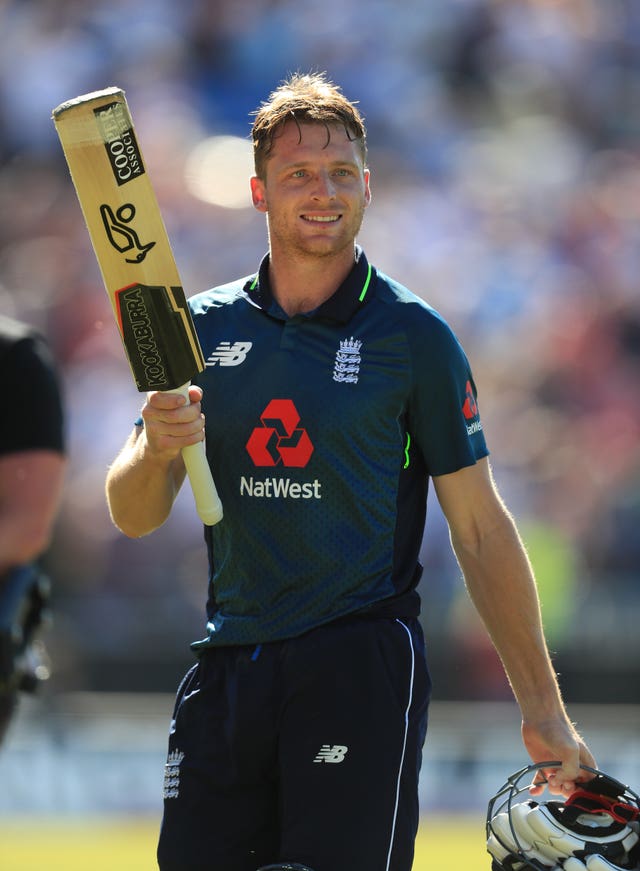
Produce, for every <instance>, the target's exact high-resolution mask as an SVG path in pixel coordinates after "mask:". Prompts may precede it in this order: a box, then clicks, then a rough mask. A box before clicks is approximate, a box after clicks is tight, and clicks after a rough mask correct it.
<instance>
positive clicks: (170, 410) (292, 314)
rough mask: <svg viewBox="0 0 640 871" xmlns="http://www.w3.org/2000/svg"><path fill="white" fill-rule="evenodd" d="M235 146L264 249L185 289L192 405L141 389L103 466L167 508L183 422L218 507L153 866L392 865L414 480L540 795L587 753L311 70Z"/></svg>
mask: <svg viewBox="0 0 640 871" xmlns="http://www.w3.org/2000/svg"><path fill="white" fill-rule="evenodd" d="M253 142H254V154H255V176H254V177H253V178H252V179H251V195H252V200H253V204H254V206H255V208H256V209H257V210H258V211H259V212H262V213H263V214H264V215H265V216H266V220H267V228H268V235H269V253H268V255H267V256H266V257H265V258H264V260H263V261H262V264H261V265H260V268H259V270H258V272H257V273H254V274H253V275H251V276H249V277H248V278H246V279H242V280H240V281H236V282H233V283H231V284H229V285H226V286H223V287H220V288H217V289H215V290H212V291H210V292H207V293H203V294H200V295H198V296H197V297H195V298H194V299H193V300H192V301H191V303H192V310H193V314H194V319H195V323H196V328H197V330H198V334H199V337H200V340H201V343H202V345H203V348H204V353H205V357H206V358H207V359H208V367H207V370H206V372H205V373H203V374H202V375H201V376H200V377H199V379H198V384H197V386H192V387H191V388H190V399H191V405H184V403H183V400H182V399H180V398H178V397H176V396H173V395H164V394H159V393H152V394H150V395H149V396H148V398H147V401H146V404H145V406H144V408H143V410H142V417H141V419H140V421H139V425H137V426H136V427H135V428H134V431H133V433H132V434H131V436H130V438H129V440H128V441H127V443H126V445H125V447H124V448H123V450H122V452H121V453H120V454H119V456H118V457H117V458H116V460H115V462H114V464H113V466H112V468H111V469H110V472H109V474H108V479H107V494H108V500H109V505H110V509H111V513H112V517H113V519H114V522H115V523H116V524H117V525H118V526H119V527H120V529H121V530H122V531H123V532H125V533H126V534H127V535H129V536H141V535H145V534H147V533H149V532H151V531H152V530H154V529H156V528H157V527H158V526H160V525H161V524H162V523H163V522H164V521H165V519H166V518H167V517H168V515H169V513H170V511H171V506H172V503H173V500H174V498H175V495H176V493H177V491H178V489H179V487H180V485H181V484H182V481H183V479H184V475H185V472H184V467H183V464H182V461H181V458H180V450H181V448H182V447H184V446H185V445H188V444H194V443H197V442H198V441H201V440H202V439H204V437H205V434H206V445H207V454H208V457H209V460H210V462H211V465H212V468H213V471H214V474H215V477H216V482H217V485H218V488H219V492H220V495H221V498H222V501H223V503H224V510H225V515H224V519H223V520H222V521H221V523H219V524H218V525H216V526H214V527H207V528H206V529H205V539H206V543H207V547H208V552H209V560H210V577H209V600H208V605H207V614H208V624H207V636H206V638H204V639H203V640H201V641H199V642H196V643H195V644H194V645H193V647H194V649H195V650H196V653H197V654H198V657H199V661H198V663H197V664H196V665H195V666H194V667H193V669H192V670H191V671H190V672H189V674H188V675H187V676H186V678H185V680H184V681H183V684H182V686H181V688H180V690H179V692H178V699H177V702H176V708H175V711H174V719H173V722H172V725H171V735H170V743H169V756H168V760H167V768H166V777H165V813H164V819H163V826H162V831H161V835H160V843H159V849H158V858H159V865H160V868H161V869H162V871H204V869H213V868H220V869H225V871H256V869H262V871H264V869H266V868H267V867H268V868H270V869H271V868H273V869H285V868H295V869H303V871H304V869H311V871H378V869H379V871H383V869H387V871H389V869H393V871H408V869H410V868H411V865H412V859H413V847H414V839H415V834H416V829H417V825H418V802H417V785H418V772H419V767H420V760H421V749H422V744H423V741H424V737H425V732H426V718H427V707H428V702H429V694H430V680H429V675H428V671H427V665H426V661H425V653H424V643H423V639H422V634H421V630H420V624H419V622H418V613H419V599H418V594H417V592H416V586H417V584H418V581H419V577H420V571H421V568H420V566H419V564H418V552H419V547H420V541H421V538H422V533H423V526H424V520H425V510H426V509H425V503H426V496H427V486H428V480H429V478H431V479H432V480H433V483H434V486H435V489H436V493H437V495H438V499H439V501H440V504H441V506H442V509H443V511H444V513H445V515H446V518H447V521H448V523H449V526H450V529H451V539H452V543H453V547H454V549H455V552H456V555H457V557H458V560H459V562H460V565H461V567H462V569H463V571H464V575H465V578H466V583H467V585H468V587H469V591H470V593H471V596H472V598H473V600H474V602H475V604H476V606H477V608H478V610H479V612H480V614H481V615H482V617H483V619H484V620H485V622H486V624H487V627H488V630H489V632H490V633H491V636H492V638H493V640H494V643H495V645H496V648H497V649H498V651H499V653H500V655H501V656H502V659H503V661H504V664H505V668H506V670H507V673H508V675H509V678H510V680H511V683H512V686H513V690H514V693H515V695H516V697H517V699H518V702H519V704H520V707H521V709H522V717H523V738H524V742H525V745H526V747H527V750H528V751H529V753H530V754H531V756H532V758H533V759H534V760H537V761H542V760H545V761H546V760H551V759H560V760H562V762H563V765H562V767H561V768H560V769H559V770H558V771H554V770H550V771H549V777H550V781H551V786H552V788H553V789H554V790H555V791H556V792H557V793H564V794H566V793H568V792H570V791H571V790H572V788H573V786H574V783H575V781H576V779H577V778H578V777H579V763H580V762H583V763H587V764H592V763H593V761H594V760H593V757H592V756H591V754H590V753H589V751H588V750H587V748H586V747H585V745H584V744H583V743H582V741H581V739H580V738H579V737H578V735H577V734H576V732H575V730H574V728H573V726H572V724H571V723H570V721H569V719H568V717H567V714H566V712H565V709H564V706H563V703H562V701H561V698H560V693H559V690H558V685H557V683H556V679H555V676H554V672H553V669H552V666H551V663H550V661H549V656H548V653H547V648H546V645H545V641H544V638H543V633H542V628H541V623H540V614H539V608H538V600H537V597H536V590H535V584H534V581H533V578H532V575H531V569H530V567H529V564H528V562H527V558H526V556H525V553H524V550H523V548H522V545H521V543H520V540H519V538H518V534H517V532H516V529H515V527H514V524H513V522H512V520H511V518H510V516H509V514H508V512H507V511H506V509H505V507H504V505H503V504H502V502H501V500H500V498H499V496H498V494H497V493H496V489H495V486H494V484H493V481H492V478H491V472H490V469H489V465H488V461H487V454H488V451H487V448H486V445H485V441H484V436H483V432H482V427H481V424H480V418H479V413H478V407H477V402H476V391H475V386H474V382H473V378H472V375H471V371H470V369H469V364H468V362H467V360H466V357H465V355H464V353H463V351H462V349H461V347H460V345H459V344H458V342H457V340H456V338H455V336H454V335H453V333H452V332H451V330H450V329H449V328H448V326H447V325H446V324H445V323H444V322H443V320H442V318H440V317H439V315H438V314H437V313H436V312H434V311H433V310H432V309H431V308H430V307H429V306H428V305H426V304H425V303H424V302H423V301H421V300H420V299H419V298H418V297H416V296H414V295H413V294H412V293H410V292H409V291H408V290H406V289H405V288H403V287H401V286H400V285H398V284H397V283H396V282H394V281H393V280H392V279H391V278H389V277H387V276H385V275H384V274H383V273H382V272H380V271H378V270H376V269H375V268H374V267H373V266H372V265H371V264H369V262H368V261H367V259H366V257H365V254H364V252H363V251H362V250H361V249H360V248H359V247H358V246H357V245H356V242H355V240H356V237H357V234H358V232H359V229H360V226H361V222H362V219H363V215H364V211H365V209H366V208H367V206H368V205H369V202H370V199H371V193H370V184H369V182H370V174H369V170H368V168H367V164H366V134H365V128H364V124H363V121H362V118H361V116H360V114H359V112H358V111H357V109H356V108H355V106H354V105H353V104H352V103H350V102H349V101H348V100H347V99H346V98H345V97H344V95H343V94H342V92H341V91H340V90H339V89H338V88H337V87H336V86H334V85H333V84H332V83H330V82H329V81H327V79H326V78H325V77H324V76H321V75H309V76H303V75H295V76H292V77H291V78H290V79H289V80H288V81H287V82H285V83H283V84H282V86H281V87H280V88H278V89H277V90H276V91H274V93H273V94H271V96H270V99H269V100H268V101H267V102H266V103H264V104H263V105H262V106H261V108H260V109H259V110H258V111H257V113H256V117H255V121H254V125H253ZM203 413H204V414H203ZM532 789H533V791H534V792H537V791H540V790H541V787H540V786H539V785H536V786H533V787H532ZM274 863H275V864H274ZM278 863H280V864H278Z"/></svg>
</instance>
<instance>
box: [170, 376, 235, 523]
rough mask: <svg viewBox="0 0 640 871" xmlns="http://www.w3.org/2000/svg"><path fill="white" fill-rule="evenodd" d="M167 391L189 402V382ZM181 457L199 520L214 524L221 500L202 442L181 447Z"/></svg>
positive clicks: (217, 520) (218, 518)
mask: <svg viewBox="0 0 640 871" xmlns="http://www.w3.org/2000/svg"><path fill="white" fill-rule="evenodd" d="M167 393H180V394H181V395H182V396H184V397H185V399H186V400H187V402H189V384H183V385H182V387H177V388H176V389H175V390H168V391H167ZM182 459H183V460H184V464H185V467H186V469H187V475H188V476H189V482H190V484H191V489H192V490H193V495H194V497H195V500H196V510H197V512H198V515H199V517H200V520H202V522H203V523H204V524H205V526H214V525H215V524H216V523H218V522H219V521H220V520H222V502H221V501H220V497H219V496H218V491H217V490H216V485H215V484H214V482H213V475H212V474H211V467H210V466H209V462H208V460H207V455H206V452H205V448H204V442H198V444H196V445H189V446H188V447H186V448H183V449H182Z"/></svg>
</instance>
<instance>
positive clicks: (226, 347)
mask: <svg viewBox="0 0 640 871" xmlns="http://www.w3.org/2000/svg"><path fill="white" fill-rule="evenodd" d="M252 347H253V342H234V343H233V344H231V342H220V344H219V345H218V346H217V348H216V349H215V351H213V353H211V354H210V355H209V357H208V358H207V366H216V365H219V366H239V365H240V364H241V363H244V361H245V360H246V359H247V354H248V353H249V351H250V350H251V348H252Z"/></svg>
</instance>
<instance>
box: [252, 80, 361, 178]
mask: <svg viewBox="0 0 640 871" xmlns="http://www.w3.org/2000/svg"><path fill="white" fill-rule="evenodd" d="M254 114H255V120H254V122H253V127H252V128H251V138H252V140H253V158H254V165H255V171H256V175H257V176H258V177H259V178H262V177H263V175H264V169H265V164H266V162H267V159H268V157H269V153H270V152H271V149H272V147H273V140H274V139H275V138H276V136H277V134H278V131H279V130H280V129H281V128H282V127H283V125H284V124H285V123H286V122H287V121H291V120H293V121H295V122H296V124H301V123H312V124H324V125H325V127H326V128H327V142H328V141H329V136H330V131H329V125H330V124H340V125H342V126H343V127H344V129H345V131H346V133H347V136H348V137H349V139H351V140H352V141H353V142H358V144H359V145H360V149H361V153H362V161H363V163H366V160H367V132H366V128H365V125H364V120H363V118H362V115H361V114H360V112H359V111H358V109H357V108H356V106H355V104H354V103H352V102H351V101H349V100H348V99H347V98H346V97H345V95H344V94H343V93H342V90H341V89H340V88H339V86H338V85H335V84H334V83H333V82H331V81H329V79H328V78H327V75H326V73H306V74H303V73H294V74H293V75H291V76H289V78H288V79H285V80H284V81H283V82H282V84H281V85H279V87H277V88H276V89H275V90H274V91H272V92H271V94H270V95H269V99H268V100H266V101H265V102H264V103H262V105H261V106H260V108H259V109H257V110H256V111H255V113H254Z"/></svg>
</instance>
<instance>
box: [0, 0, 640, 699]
mask: <svg viewBox="0 0 640 871" xmlns="http://www.w3.org/2000/svg"><path fill="white" fill-rule="evenodd" d="M0 38H1V46H2V48H1V51H0V310H1V311H3V312H5V313H6V314H10V315H14V316H17V317H20V318H23V319H25V320H27V321H28V322H30V323H32V324H34V325H35V326H37V327H39V328H40V329H41V330H42V331H43V332H44V334H45V335H46V336H47V338H48V339H49V341H50V343H51V346H52V348H53V350H54V353H55V355H56V359H57V360H58V363H59V368H60V372H61V375H62V378H63V383H64V390H65V400H66V407H67V430H68V443H69V455H70V469H69V473H68V478H67V485H66V493H65V499H64V505H63V509H62V512H61V515H60V518H59V522H58V526H57V530H56V536H55V541H54V543H53V546H52V548H51V550H50V552H49V554H48V555H47V558H46V561H45V565H46V569H47V571H48V573H49V574H50V576H51V578H52V581H53V586H54V602H53V605H54V607H53V623H52V626H51V628H50V629H49V631H48V634H47V644H48V648H49V652H50V655H51V657H52V660H53V677H52V680H51V681H50V684H51V686H52V687H53V688H54V689H55V688H58V689H61V690H64V691H67V690H74V689H81V690H83V689H88V690H118V691H127V690H153V691H169V692H172V691H173V690H174V689H175V686H176V682H177V681H178V679H179V677H180V675H181V674H182V672H183V670H184V668H185V666H186V665H188V664H189V663H190V662H191V654H190V651H189V646H188V645H189V642H190V641H191V640H194V639H196V638H198V637H200V636H201V635H202V634H203V631H204V599H205V584H206V579H205V563H204V552H203V551H204V549H203V546H202V531H201V526H200V524H199V521H198V520H197V516H196V514H195V510H194V508H193V505H192V501H191V498H190V493H189V492H188V491H187V489H186V488H185V490H184V492H183V493H182V494H181V496H180V498H179V500H178V503H177V506H176V511H175V512H174V514H173V516H172V517H171V518H170V520H169V521H168V522H167V524H166V526H165V527H164V528H163V529H162V530H161V531H159V532H157V533H155V534H153V535H151V536H149V537H148V538H146V539H143V540H140V541H130V540H127V539H125V538H124V537H123V536H121V535H120V534H119V533H118V532H117V530H116V529H115V528H114V527H113V526H112V524H111V522H110V519H109V516H108V512H107V509H106V505H105V500H104V476H105V470H106V468H107V465H108V463H109V462H110V460H111V459H112V457H113V456H114V455H115V453H116V452H117V451H118V449H119V447H120V446H121V444H122V443H123V441H124V440H125V438H126V437H127V434H128V433H129V431H130V429H131V426H132V423H133V421H134V419H135V418H136V416H137V414H138V410H139V407H140V405H141V397H140V395H139V394H138V393H137V391H136V390H135V388H134V386H133V382H132V380H131V376H130V373H129V369H128V367H127V364H126V362H125V360H124V357H123V353H122V348H121V345H120V339H119V337H118V334H117V331H116V328H115V325H114V322H113V318H112V315H111V311H110V307H109V302H108V299H107V296H106V294H105V293H104V290H103V287H102V283H101V279H100V275H99V272H98V268H97V265H96V263H95V259H94V255H93V253H92V250H91V247H90V243H89V238H88V235H87V232H86V229H85V227H84V224H83V221H82V217H81V214H80V209H79V206H78V203H77V200H76V197H75V193H74V190H73V188H72V185H71V182H70V179H69V176H68V173H67V169H66V165H65V163H64V158H63V156H62V152H61V149H60V146H59V143H58V140H57V137H56V134H55V130H54V128H53V124H52V121H51V110H52V109H53V108H54V107H55V106H57V105H58V104H59V103H61V102H63V101H65V100H67V99H70V98H72V97H75V96H77V95H79V94H83V93H86V92H88V91H92V90H96V89H101V88H104V87H106V86H108V85H112V84H113V85H118V86H120V87H122V88H124V89H125V91H126V92H127V97H128V100H129V103H130V106H131V110H132V113H133V117H134V119H135V121H136V127H137V133H138V138H139V141H140V143H141V145H142V149H143V152H144V153H145V157H146V162H147V169H148V171H149V173H150V175H151V178H152V181H153V182H154V184H155V186H156V189H157V194H158V199H159V201H160V204H161V208H162V211H163V215H164V218H165V223H166V224H167V229H168V232H169V236H170V238H171V241H172V244H173V247H174V251H175V254H176V259H177V261H178V265H179V269H180V272H181V275H182V278H183V283H184V286H185V291H186V293H187V295H188V296H189V295H192V294H194V293H197V292H199V291H200V290H203V289H205V288H207V287H210V286H212V285H214V284H218V283H222V282H224V281H228V280H231V279H232V278H235V277H237V276H240V275H246V274H249V273H251V272H253V271H254V270H255V268H256V267H257V264H258V262H259V260H260V258H261V257H262V255H263V254H264V252H265V250H266V239H265V226H264V221H263V218H262V217H261V216H260V215H259V214H258V213H256V212H255V211H254V210H253V209H252V208H251V204H250V197H249V188H248V176H249V174H250V171H251V169H250V163H249V158H248V155H249V150H248V144H247V142H248V140H247V137H248V133H249V128H250V122H251V118H250V113H251V111H252V110H253V109H255V108H256V107H257V106H258V105H259V103H260V102H261V101H262V100H263V99H264V98H266V96H267V95H268V93H269V91H270V90H271V89H272V88H273V87H275V86H276V85H277V84H278V83H279V82H280V81H281V80H282V78H284V77H285V76H286V75H287V73H289V72H292V71H295V70H298V69H299V70H302V71H307V70H312V69H315V70H327V71H328V73H329V75H330V77H331V78H332V79H333V80H334V81H336V82H337V83H338V84H340V85H341V86H342V88H343V90H344V91H345V93H346V94H347V96H348V97H350V98H351V99H355V100H358V101H359V106H360V108H361V110H362V112H363V114H364V115H365V118H366V121H367V124H368V130H369V147H370V165H371V168H372V173H373V174H372V189H373V203H372V205H371V208H370V209H369V210H368V213H367V215H366V217H365V225H364V227H363V231H362V235H361V239H360V241H361V243H362V244H363V246H364V247H365V249H366V251H367V253H368V256H369V258H370V259H371V260H372V262H373V263H374V264H375V265H377V266H378V267H379V268H381V269H383V270H384V271H385V272H387V273H389V274H391V275H392V276H394V277H395V278H397V279H398V280H400V281H402V282H403V283H405V284H406V285H408V286H409V287H410V288H411V289H412V290H414V291H415V292H416V293H418V294H419V295H421V296H422V297H424V298H425V299H426V300H427V301H428V302H429V303H431V304H432V305H433V306H434V307H436V308H437V309H438V310H439V311H440V312H441V313H442V314H443V315H444V316H445V317H446V318H447V319H448V320H449V322H450V323H451V324H452V326H453V327H454V329H455V331H456V332H457V334H458V335H459V337H460V338H461V340H462V342H463V344H464V346H465V348H466V350H467V353H468V355H469V357H470V359H471V362H472V366H473V370H474V375H475V378H476V381H477V384H478V388H479V405H480V410H481V414H482V418H483V422H484V427H485V432H486V436H487V439H488V442H489V446H490V448H491V450H492V463H493V466H494V471H495V474H496V477H497V480H498V483H499V486H500V488H501V491H502V493H503V495H504V497H505V500H506V501H507V504H508V505H509V506H510V508H511V509H512V511H513V513H514V515H515V517H516V519H517V521H518V524H519V526H520V529H521V532H522V534H523V537H524V539H525V541H526V544H527V546H528V548H529V551H530V555H531V558H532V561H533V563H534V566H535V568H536V571H537V574H538V579H539V584H540V590H541V596H542V601H543V608H544V617H545V623H546V625H547V631H548V635H549V640H550V644H551V647H552V649H553V651H554V654H555V657H556V662H557V664H558V668H559V671H560V673H561V681H562V685H563V689H564V692H565V695H566V696H567V698H568V700H570V701H571V700H575V701H589V702H591V701H593V702H639V701H640V680H639V678H640V633H639V631H638V627H639V626H640V585H639V583H638V581H639V578H640V390H639V389H638V388H639V384H640V292H639V286H638V276H639V275H640V4H638V3H637V2H636V0H403V2H401V3H398V2H397V0H369V2H367V3H366V4H365V3H361V2H358V0H322V2H315V0H312V2H309V3H299V2H294V0H181V2H180V3H176V2H175V0H138V2H136V3H130V2H126V0H109V2H105V0H91V2H86V0H4V2H3V0H0ZM25 389H27V390H28V385H25ZM10 413H11V409H10V404H8V403H5V406H4V410H3V412H2V414H10ZM423 560H424V563H425V572H424V576H423V581H422V585H421V589H422V592H423V595H424V605H423V621H424V624H425V627H426V630H427V635H428V642H429V651H430V656H431V660H432V667H433V671H434V678H435V695H436V697H440V698H450V699H458V698H463V699H464V698H472V699H478V698H483V699H495V698H498V699H499V698H508V696H509V693H508V688H507V687H506V685H505V681H504V678H503V677H502V673H501V670H500V668H499V665H498V664H497V661H496V658H495V656H494V654H493V653H492V652H491V649H490V647H489V644H488V642H487V640H486V637H485V635H484V632H483V630H481V629H480V626H479V624H478V621H477V619H476V618H475V617H474V613H473V611H472V609H471V606H470V605H469V603H468V601H467V597H466V593H465V591H464V587H463V584H462V581H461V578H460V573H459V570H458V569H457V567H456V564H455V562H454V560H453V557H452V555H451V551H450V547H449V542H448V536H447V531H446V527H445V524H444V521H443V519H442V517H441V515H440V514H439V510H438V508H437V505H436V504H435V503H434V504H432V505H431V506H430V513H429V519H428V522H427V533H426V536H425V543H424V548H423Z"/></svg>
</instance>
